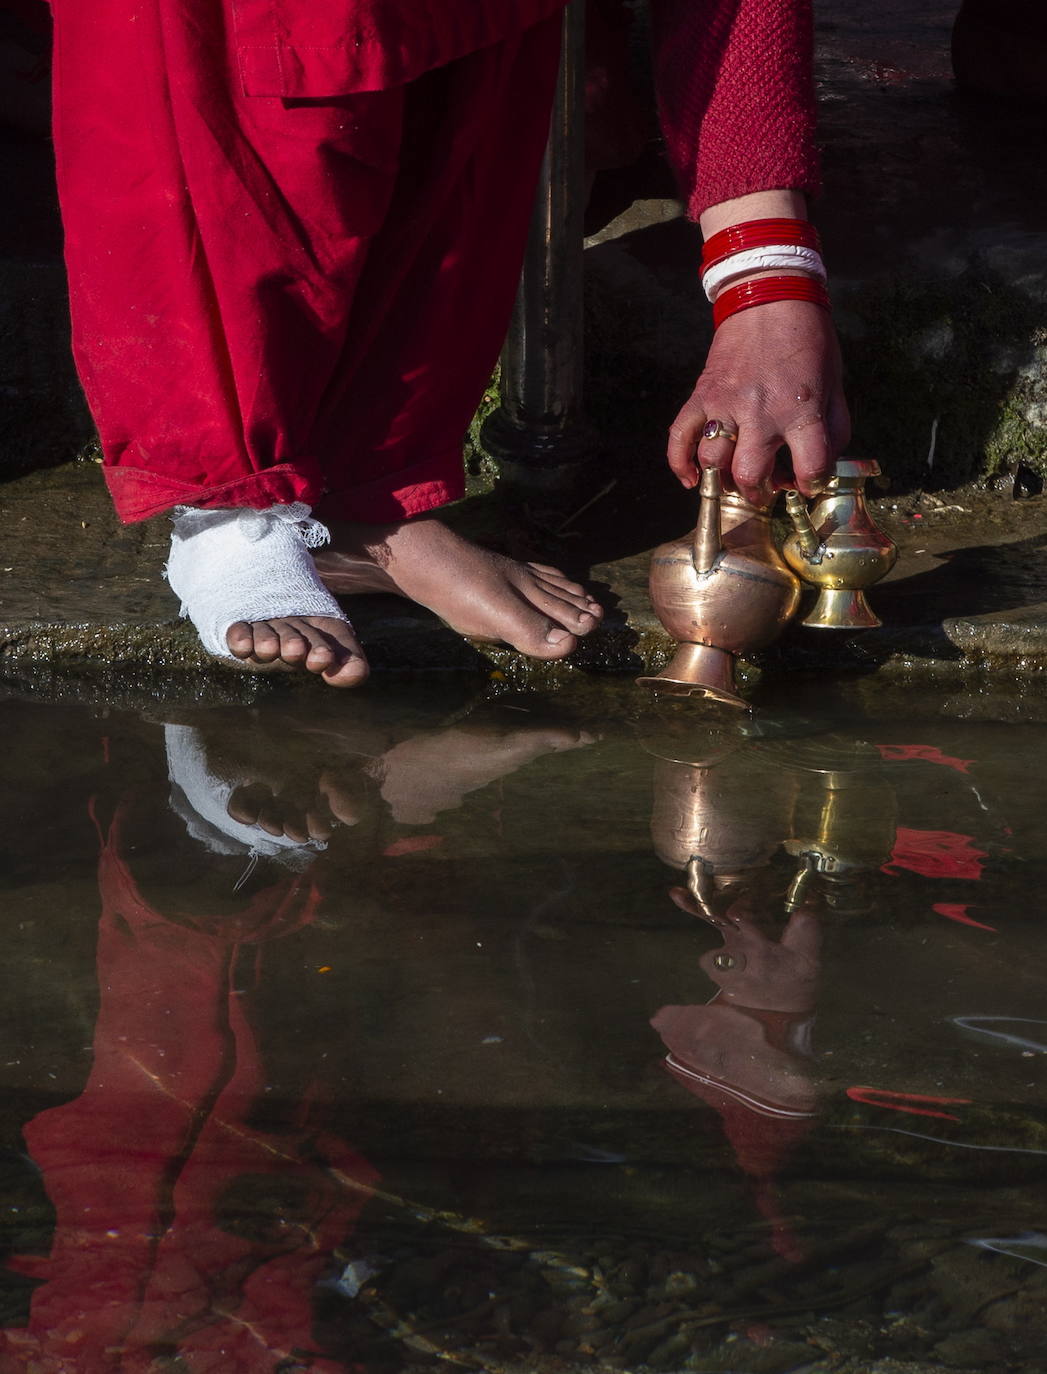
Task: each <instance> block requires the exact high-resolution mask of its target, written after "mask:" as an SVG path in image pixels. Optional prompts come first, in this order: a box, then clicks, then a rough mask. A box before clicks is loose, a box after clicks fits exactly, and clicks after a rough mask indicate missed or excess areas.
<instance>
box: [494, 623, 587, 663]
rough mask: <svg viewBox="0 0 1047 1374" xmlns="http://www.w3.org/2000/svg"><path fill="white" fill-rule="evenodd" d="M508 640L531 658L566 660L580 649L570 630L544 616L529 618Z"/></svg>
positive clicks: (508, 636)
mask: <svg viewBox="0 0 1047 1374" xmlns="http://www.w3.org/2000/svg"><path fill="white" fill-rule="evenodd" d="M506 638H507V640H508V642H509V643H510V644H511V645H512V646H513V648H514V649H519V650H520V652H521V653H523V654H527V655H528V656H529V657H530V658H543V659H557V658H566V657H567V655H568V654H569V653H571V652H573V650H574V649H576V648H577V647H578V640H577V638H576V637H575V636H574V635H573V634H572V633H571V632H570V630H567V629H565V628H564V627H563V626H562V625H560V624H559V623H558V622H557V621H555V620H553V619H551V618H548V617H546V616H544V615H543V616H539V615H532V616H528V617H527V619H526V621H525V622H522V623H521V624H520V625H519V627H518V628H517V631H516V633H515V634H509V635H507V636H506Z"/></svg>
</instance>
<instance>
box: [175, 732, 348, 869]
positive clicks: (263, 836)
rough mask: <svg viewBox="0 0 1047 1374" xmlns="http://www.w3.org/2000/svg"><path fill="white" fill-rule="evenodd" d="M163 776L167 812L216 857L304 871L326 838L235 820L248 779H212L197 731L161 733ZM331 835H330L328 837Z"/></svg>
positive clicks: (204, 748) (199, 733)
mask: <svg viewBox="0 0 1047 1374" xmlns="http://www.w3.org/2000/svg"><path fill="white" fill-rule="evenodd" d="M164 737H165V741H166V744H167V770H168V776H169V777H170V779H171V809H172V810H173V811H174V812H175V813H176V814H177V815H178V816H180V817H181V818H182V820H184V821H185V826H186V830H187V831H188V832H189V834H190V835H191V836H192V837H193V839H195V840H198V841H199V842H200V843H201V844H203V845H204V846H205V848H207V849H209V850H211V852H212V853H214V854H243V855H245V856H249V857H251V858H252V859H257V858H275V859H279V860H280V861H281V863H284V864H287V865H289V866H291V867H296V868H302V867H305V866H306V865H308V864H309V863H311V862H312V861H313V859H314V858H315V857H316V854H317V852H318V851H319V850H322V849H323V848H324V847H325V846H324V839H325V838H326V837H325V836H322V835H318V836H315V837H313V836H311V835H310V834H309V833H306V834H305V835H304V836H302V835H300V830H299V829H298V828H296V827H294V826H292V827H291V829H292V830H293V831H294V833H287V830H286V828H279V827H276V826H273V825H272V824H267V825H262V824H260V823H259V820H260V818H258V817H256V818H255V819H254V820H253V821H251V820H246V821H245V819H244V818H243V813H242V811H241V812H240V813H239V817H240V818H238V815H237V814H234V813H235V812H237V807H236V805H235V804H233V797H234V795H235V794H236V793H237V792H238V791H241V790H242V789H243V787H244V786H245V784H246V783H248V782H249V781H250V779H245V778H235V777H233V778H226V777H220V776H219V775H218V774H216V773H215V772H214V771H213V769H212V767H211V765H210V763H209V761H208V756H207V747H206V745H205V743H204V739H203V736H202V734H201V732H200V731H199V730H195V729H193V728H192V727H191V726H188V725H168V726H165V727H164ZM328 833H329V832H328Z"/></svg>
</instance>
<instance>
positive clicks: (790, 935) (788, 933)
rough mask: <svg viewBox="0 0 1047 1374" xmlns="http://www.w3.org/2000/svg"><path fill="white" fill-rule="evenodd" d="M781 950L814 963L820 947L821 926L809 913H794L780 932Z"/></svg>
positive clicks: (815, 917) (811, 913)
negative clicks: (788, 951)
mask: <svg viewBox="0 0 1047 1374" xmlns="http://www.w3.org/2000/svg"><path fill="white" fill-rule="evenodd" d="M779 943H780V944H781V945H782V948H783V949H788V950H791V951H792V952H793V954H799V955H801V956H802V957H803V958H805V959H809V960H810V961H811V963H814V962H815V961H816V960H817V958H818V952H819V950H820V949H821V947H822V924H821V922H820V921H819V919H818V917H817V916H815V915H814V913H813V912H810V911H802V910H801V911H795V912H793V914H792V916H791V917H790V919H789V924H788V925H787V926H786V927H785V929H784V930H783V931H782V938H781V940H780V942H779Z"/></svg>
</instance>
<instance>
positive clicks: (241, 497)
mask: <svg viewBox="0 0 1047 1374" xmlns="http://www.w3.org/2000/svg"><path fill="white" fill-rule="evenodd" d="M53 9H54V17H55V147H56V153H57V164H58V182H59V195H60V199H61V203H62V209H63V217H64V222H65V231H66V258H67V264H68V269H69V285H70V299H71V304H72V316H73V341H74V350H75V354H76V360H77V365H78V367H79V370H80V375H81V379H82V381H83V385H84V389H85V392H86V394H87V399H88V402H89V404H90V406H91V409H92V412H93V415H94V418H95V421H96V423H97V425H98V429H99V433H100V435H101V440H102V447H103V452H104V456H105V473H106V478H107V481H108V483H109V488H110V491H111V492H112V495H113V498H114V501H115V503H116V508H117V512H118V514H119V515H120V517H121V518H122V519H123V520H139V519H144V518H145V517H147V516H150V515H153V514H155V513H157V512H159V511H162V510H164V509H166V508H167V507H169V506H172V505H175V504H179V503H183V504H191V505H197V506H233V505H244V506H259V507H264V506H267V505H271V504H273V503H276V502H290V501H299V500H300V501H306V502H308V503H309V504H311V505H312V506H313V507H314V508H315V509H317V511H318V513H319V514H320V515H321V516H324V517H327V518H334V519H352V520H362V521H367V522H385V521H393V520H399V519H402V518H404V517H405V516H411V515H416V514H420V513H421V512H423V511H426V510H429V509H431V508H433V507H434V506H437V505H440V504H442V503H444V502H446V501H448V500H451V499H453V498H455V497H456V496H458V495H459V494H460V493H461V489H462V472H461V443H462V437H463V435H464V433H465V430H466V428H467V427H468V424H469V420H470V419H471V416H472V414H473V411H474V409H475V406H476V403H477V401H478V399H479V396H480V394H481V392H482V389H483V386H484V384H485V382H486V381H487V378H488V377H489V376H490V372H491V369H492V367H493V365H494V362H495V360H496V358H497V354H498V350H499V347H500V346H501V342H502V339H503V337H504V333H505V328H506V323H507V320H508V316H509V312H510V310H511V307H512V301H513V296H514V291H515V287H516V282H517V279H518V275H519V269H520V263H521V260H522V257H523V249H524V243H525V239H526V233H527V223H528V219H529V212H530V207H531V203H532V200H533V195H534V186H535V182H536V178H537V172H538V168H539V165H540V162H541V157H542V152H543V149H544V146H545V140H546V136H547V132H548V121H549V111H550V107H551V101H552V93H553V89H554V85H555V76H556V66H557V60H558V52H559V33H560V20H559V16H558V15H554V16H553V17H552V18H550V19H545V20H542V21H541V22H540V23H538V24H535V25H533V26H532V27H530V28H528V29H526V30H525V31H524V32H522V33H520V34H517V35H515V36H512V37H510V38H507V39H505V40H503V41H501V42H498V43H495V44H493V45H491V46H488V47H486V48H483V49H480V50H479V51H475V52H472V53H470V54H469V55H468V56H465V57H462V58H459V59H458V60H456V61H453V62H451V63H450V64H448V65H445V66H443V67H440V68H438V69H436V70H434V71H431V72H428V73H427V74H425V75H423V76H421V77H419V78H417V79H415V80H413V81H410V82H409V83H407V84H406V85H402V86H396V87H393V88H390V89H383V90H376V91H362V92H357V93H354V94H346V95H342V96H333V97H332V96H331V94H330V92H329V91H328V90H323V91H321V92H318V95H317V98H309V97H304V98H295V99H283V98H280V97H278V96H257V95H250V96H248V95H244V94H243V91H242V87H241V84H240V80H239V78H238V76H237V67H236V58H235V52H234V39H233V35H232V33H231V24H230V22H229V21H230V15H231V13H232V11H233V10H235V9H236V0H92V3H91V4H83V3H82V0H53Z"/></svg>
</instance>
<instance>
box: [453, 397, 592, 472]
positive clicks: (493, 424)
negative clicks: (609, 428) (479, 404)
mask: <svg viewBox="0 0 1047 1374" xmlns="http://www.w3.org/2000/svg"><path fill="white" fill-rule="evenodd" d="M480 443H481V445H482V447H483V449H484V451H485V452H486V453H487V454H489V455H490V457H491V458H493V459H494V462H495V465H496V466H497V468H498V480H499V481H500V482H506V483H508V484H509V485H510V486H513V487H521V488H526V489H527V490H529V491H547V492H558V491H567V490H571V489H573V488H574V487H575V486H577V484H578V480H579V477H580V475H581V473H582V472H583V471H584V470H585V468H586V466H587V464H588V463H589V462H590V461H591V460H592V457H593V450H594V448H595V447H596V431H595V430H594V429H593V428H592V426H591V425H588V424H586V423H585V421H584V420H575V421H573V422H571V423H568V424H566V425H564V426H563V427H562V428H559V427H558V428H551V429H546V428H544V427H542V426H540V425H522V424H519V423H517V422H516V421H514V420H513V418H512V416H511V415H510V414H509V413H508V412H507V411H506V410H505V408H504V407H502V406H500V407H499V408H498V409H497V410H495V411H492V412H491V414H490V415H489V416H488V417H487V419H486V420H485V421H484V423H483V426H482V428H481V430H480Z"/></svg>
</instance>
